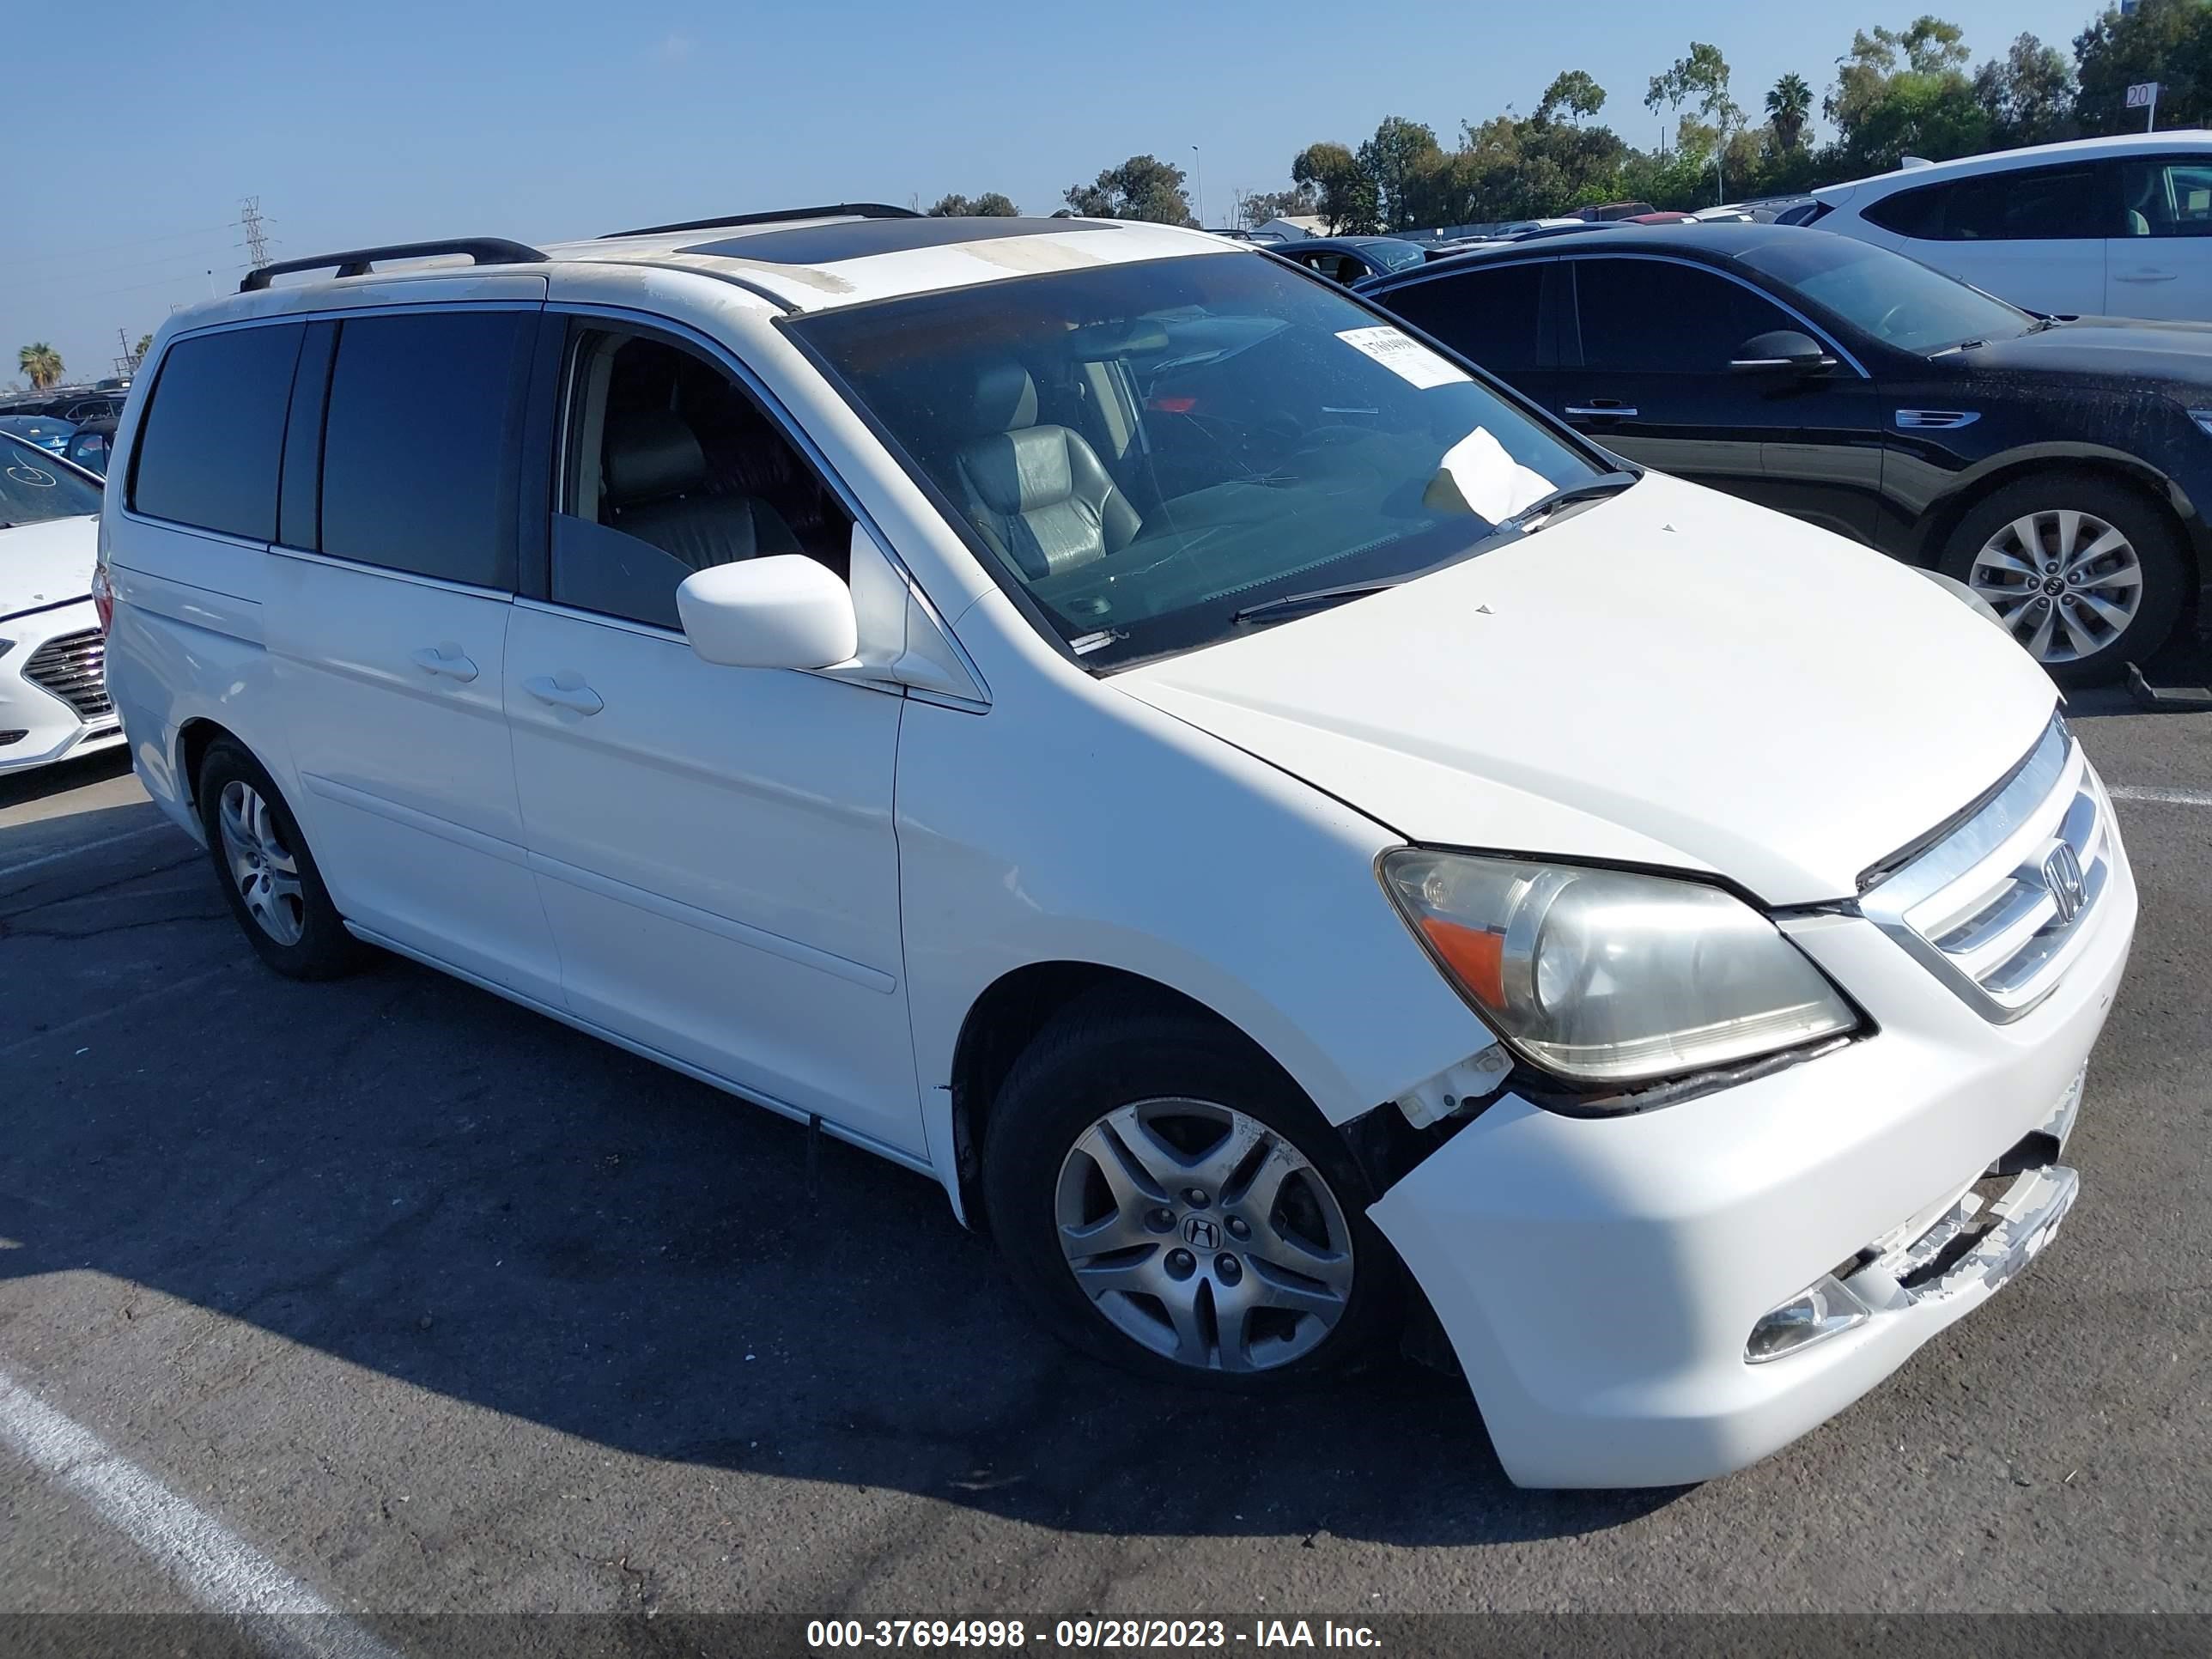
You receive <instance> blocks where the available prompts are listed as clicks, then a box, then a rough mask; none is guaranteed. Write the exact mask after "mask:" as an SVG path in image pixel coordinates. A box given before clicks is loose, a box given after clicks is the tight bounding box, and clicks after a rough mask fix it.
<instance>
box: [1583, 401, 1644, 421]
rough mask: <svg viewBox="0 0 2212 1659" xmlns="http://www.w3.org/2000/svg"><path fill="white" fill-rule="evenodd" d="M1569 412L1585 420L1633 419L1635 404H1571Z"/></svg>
mask: <svg viewBox="0 0 2212 1659" xmlns="http://www.w3.org/2000/svg"><path fill="white" fill-rule="evenodd" d="M1567 414H1568V416H1570V417H1571V418H1572V419H1577V420H1584V421H1620V420H1633V419H1634V418H1635V416H1636V406H1635V405H1634V404H1568V405H1567Z"/></svg>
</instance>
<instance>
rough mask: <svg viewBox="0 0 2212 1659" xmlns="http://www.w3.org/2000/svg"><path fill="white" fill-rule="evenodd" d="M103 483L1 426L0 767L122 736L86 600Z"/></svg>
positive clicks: (54, 757) (40, 760)
mask: <svg viewBox="0 0 2212 1659" xmlns="http://www.w3.org/2000/svg"><path fill="white" fill-rule="evenodd" d="M99 512H100V480H99V479H98V478H97V477H93V476H91V475H90V474H88V473H86V472H84V471H81V470H79V469H78V468H76V467H75V466H73V465H70V463H69V462H68V461H65V460H63V459H60V458H59V457H58V456H56V455H54V454H53V453H52V452H51V451H50V450H48V449H47V448H46V447H42V446H40V445H38V444H34V443H32V442H30V441H27V440H26V439H24V438H22V437H21V436H18V435H15V434H12V433H9V432H8V431H6V430H4V429H0V773H7V772H18V771H27V770H28V769H31V768H32V767H34V766H44V765H46V764H48V763H52V762H54V761H58V760H63V759H65V758H67V757H70V756H72V755H82V754H89V753H91V752H92V751H93V750H98V749H106V748H110V747H112V746H113V745H114V744H118V743H120V742H122V740H123V733H122V732H121V730H120V728H119V727H118V725H117V723H116V716H115V709H114V706H113V704H112V703H111V702H109V700H108V696H107V691H106V686H105V684H103V683H102V677H101V667H102V646H101V640H100V629H99V617H98V615H97V613H96V612H95V611H94V607H93V603H92V599H91V592H92V572H93V563H94V556H95V555H96V552H97V547H96V542H95V535H96V530H97V518H96V515H97V514H98V513H99Z"/></svg>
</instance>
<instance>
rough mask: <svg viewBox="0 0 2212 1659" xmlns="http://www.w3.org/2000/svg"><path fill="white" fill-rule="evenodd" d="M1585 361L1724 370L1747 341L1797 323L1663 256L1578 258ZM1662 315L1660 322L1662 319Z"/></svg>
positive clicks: (1745, 292) (1640, 368)
mask: <svg viewBox="0 0 2212 1659" xmlns="http://www.w3.org/2000/svg"><path fill="white" fill-rule="evenodd" d="M1569 264H1570V266H1571V269H1572V270H1573V271H1574V276H1575V294H1576V313H1577V315H1578V316H1579V317H1580V318H1581V319H1582V331H1583V362H1584V363H1585V364H1586V365H1588V366H1589V368H1601V369H1612V370H1617V371H1620V372H1621V373H1625V374H1726V373H1727V372H1728V366H1729V362H1731V361H1733V360H1734V359H1735V356H1736V354H1737V352H1738V350H1739V349H1741V347H1742V345H1743V343H1744V342H1745V341H1747V340H1749V339H1751V338H1753V337H1754V336H1756V335H1760V334H1766V333H1771V332H1772V331H1774V330H1777V329H1785V328H1787V329H1795V328H1798V327H1799V325H1798V324H1797V323H1796V321H1795V320H1793V319H1791V317H1790V314H1789V313H1787V312H1785V311H1784V310H1783V309H1782V308H1781V307H1779V306H1778V305H1776V304H1774V303H1773V302H1772V301H1770V300H1765V299H1762V298H1761V297H1760V296H1759V295H1757V294H1755V293H1753V291H1752V290H1751V289H1747V288H1746V287H1745V286H1744V285H1743V284H1742V283H1738V282H1734V281H1731V280H1730V279H1729V278H1728V277H1726V276H1721V275H1719V274H1718V273H1717V272H1716V271H1711V270H1699V269H1698V268H1697V267H1696V266H1694V265H1684V264H1674V263H1673V262H1671V261H1668V260H1664V259H1575V260H1571V261H1570V262H1569ZM1659 319H1665V320H1664V322H1663V324H1662V323H1660V322H1659Z"/></svg>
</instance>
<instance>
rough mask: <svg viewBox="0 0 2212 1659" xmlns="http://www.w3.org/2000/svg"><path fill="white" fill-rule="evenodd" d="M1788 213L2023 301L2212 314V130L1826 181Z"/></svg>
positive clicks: (2191, 317) (2156, 314) (2102, 311)
mask: <svg viewBox="0 0 2212 1659" xmlns="http://www.w3.org/2000/svg"><path fill="white" fill-rule="evenodd" d="M1813 195H1814V200H1815V202H1816V203H1817V204H1818V206H1817V207H1816V208H1815V209H1814V211H1813V212H1812V214H1811V215H1810V216H1808V217H1805V218H1802V219H1800V220H1798V221H1797V222H1798V223H1800V224H1809V225H1817V226H1819V227H1820V228H1821V229H1822V230H1828V231H1835V232H1838V233H1840V234H1843V235H1846V236H1856V237H1857V238H1858V239H1859V240H1862V241H1868V242H1874V243H1877V244H1879V245H1880V246H1883V247H1887V248H1893V249H1894V250H1896V251H1897V252H1899V253H1907V254H1910V255H1911V257H1912V258H1916V259H1917V260H1919V261H1920V262H1921V263H1922V264H1929V265H1933V266H1935V267H1936V270H1943V271H1948V272H1949V273H1950V274H1951V275H1952V276H1956V277H1958V278H1959V279H1960V281H1962V282H1967V283H1972V284H1973V285H1974V286H1975V287H1976V288H1978V289H1984V290H1985V291H1986V292H1988V293H1990V294H1994V295H1996V296H1997V297H1998V298H1999V299H2001V300H2009V301H2012V303H2013V304H2015V305H2016V306H2021V307H2026V308H2027V309H2028V310H2030V311H2039V312H2043V313H2046V314H2049V315H2056V316H2101V317H2151V318H2160V319H2170V320H2178V321H2182V322H2197V323H2203V322H2212V132H2203V131H2188V132H2157V133H2142V132H2136V133H2127V134H2124V135H2122V136H2120V137H2113V138H2081V139H2075V140H2073V141H2071V142H2069V143H2063V144H2038V145H2036V146H2034V147H2033V148H2031V149H2008V150H1998V151H1995V152H1993V153H1991V154H1990V155H1968V156H1962V157H1960V159H1959V160H1957V161H1937V162H1933V163H1930V162H1915V163H1912V164H1911V165H1908V166H1906V167H1901V168H1899V170H1898V171H1896V172H1894V173H1883V174H1881V176H1880V177H1878V178H1874V179H1857V180H1855V181H1853V182H1851V183H1850V184H1844V185H1824V186H1823V187H1822V188H1820V189H1819V190H1816V191H1814V192H1813Z"/></svg>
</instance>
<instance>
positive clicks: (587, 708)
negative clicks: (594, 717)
mask: <svg viewBox="0 0 2212 1659" xmlns="http://www.w3.org/2000/svg"><path fill="white" fill-rule="evenodd" d="M563 681H568V682H572V684H562V682H563ZM522 689H523V690H526V691H527V692H528V693H530V695H531V696H533V697H535V698H537V699H538V702H550V703H551V704H552V705H553V706H554V707H555V708H567V709H570V710H573V711H574V713H576V714H598V713H599V710H601V709H602V708H605V707H606V706H607V705H606V703H605V701H604V700H603V699H602V698H601V697H600V696H599V693H598V692H596V691H594V690H592V688H591V687H590V686H588V685H586V684H584V677H583V676H582V675H580V674H568V673H564V674H562V675H561V676H560V677H559V678H555V677H553V676H551V675H549V674H539V675H538V676H536V677H535V678H531V679H526V680H525V681H523V683H522Z"/></svg>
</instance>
